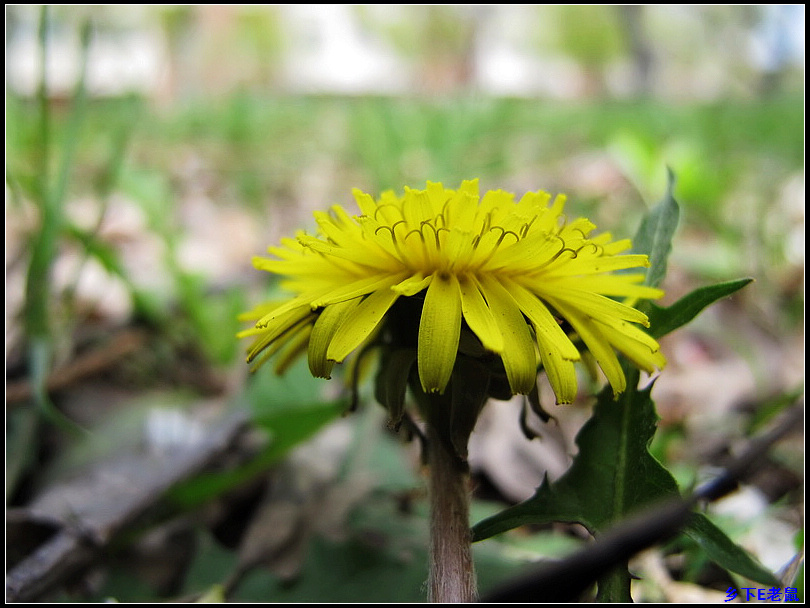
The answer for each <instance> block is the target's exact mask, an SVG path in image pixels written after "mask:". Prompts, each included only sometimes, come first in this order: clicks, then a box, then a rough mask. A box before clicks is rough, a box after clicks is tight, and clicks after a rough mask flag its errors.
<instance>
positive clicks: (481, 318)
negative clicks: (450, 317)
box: [459, 276, 504, 353]
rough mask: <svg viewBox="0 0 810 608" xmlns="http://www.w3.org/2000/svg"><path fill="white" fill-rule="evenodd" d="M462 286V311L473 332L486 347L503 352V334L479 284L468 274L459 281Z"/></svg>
mask: <svg viewBox="0 0 810 608" xmlns="http://www.w3.org/2000/svg"><path fill="white" fill-rule="evenodd" d="M459 286H460V288H461V311H462V312H463V313H464V320H465V321H467V325H469V326H470V329H471V330H472V331H473V333H474V334H475V335H476V336H478V339H479V340H481V344H483V345H484V348H486V349H487V350H491V351H493V352H496V353H501V352H503V348H504V346H503V335H502V334H501V330H500V329H499V328H498V323H497V322H496V321H495V317H494V316H492V311H491V310H490V308H489V306H487V303H486V301H485V300H484V297H483V296H482V295H481V292H480V291H479V289H478V284H477V283H476V282H474V281H473V280H471V279H470V278H469V277H467V276H462V277H461V280H460V282H459Z"/></svg>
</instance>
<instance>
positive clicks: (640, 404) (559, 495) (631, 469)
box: [473, 371, 678, 540]
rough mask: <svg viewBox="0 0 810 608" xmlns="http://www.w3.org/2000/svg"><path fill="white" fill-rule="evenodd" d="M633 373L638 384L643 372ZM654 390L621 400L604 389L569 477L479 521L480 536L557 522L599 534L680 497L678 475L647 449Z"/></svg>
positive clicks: (477, 533) (476, 531)
mask: <svg viewBox="0 0 810 608" xmlns="http://www.w3.org/2000/svg"><path fill="white" fill-rule="evenodd" d="M628 375H629V377H628V386H634V383H635V382H637V381H638V372H637V371H635V372H633V371H630V372H629V374H628ZM650 388H651V387H647V388H646V389H644V390H642V391H638V390H632V389H628V390H627V391H626V392H625V393H623V394H622V395H621V396H620V397H619V399H618V400H616V401H614V399H613V392H612V390H611V389H610V387H607V388H606V389H605V390H603V391H602V393H600V395H599V400H598V402H597V404H596V407H595V408H594V413H593V416H592V417H591V419H590V420H588V422H587V423H586V424H585V426H583V427H582V430H581V431H580V432H579V435H577V439H576V443H577V446H579V453H578V454H577V457H576V458H575V459H574V463H573V464H572V465H571V468H570V469H569V470H568V471H567V472H566V473H565V475H563V476H562V477H561V478H560V479H558V480H557V481H556V482H554V483H549V482H548V480H544V482H543V483H542V485H541V486H540V488H538V490H537V492H536V493H535V495H534V496H533V497H532V498H529V499H528V500H526V501H524V502H522V503H520V504H518V505H515V506H514V507H511V508H509V509H506V510H505V511H502V512H501V513H499V514H498V515H495V516H494V517H490V518H488V519H485V520H484V521H482V522H480V523H479V524H477V525H476V526H475V527H474V528H473V534H474V540H481V539H484V538H489V537H490V536H493V535H495V534H499V533H501V532H505V531H506V530H509V529H512V528H515V527H517V526H521V525H525V524H540V523H550V522H554V521H568V522H579V523H581V524H582V525H584V526H585V527H586V528H588V530H589V531H590V532H591V533H594V534H598V533H600V532H603V531H605V530H607V529H608V528H609V527H610V526H611V525H612V524H613V523H616V522H618V521H620V520H621V519H623V518H624V517H625V516H626V515H627V514H629V513H631V512H633V511H637V510H639V509H640V508H641V507H643V506H645V505H647V504H649V503H652V502H656V501H658V500H660V499H662V498H667V497H677V496H678V487H677V484H676V482H675V479H674V478H673V477H672V475H670V473H669V472H668V471H667V470H666V469H665V468H664V467H663V466H661V464H659V463H658V461H657V460H655V459H654V458H653V457H652V455H650V453H649V451H648V449H647V448H648V445H649V443H650V440H651V439H652V436H653V434H654V432H655V426H656V423H657V420H658V418H657V416H656V414H655V409H654V407H653V404H652V401H651V399H650Z"/></svg>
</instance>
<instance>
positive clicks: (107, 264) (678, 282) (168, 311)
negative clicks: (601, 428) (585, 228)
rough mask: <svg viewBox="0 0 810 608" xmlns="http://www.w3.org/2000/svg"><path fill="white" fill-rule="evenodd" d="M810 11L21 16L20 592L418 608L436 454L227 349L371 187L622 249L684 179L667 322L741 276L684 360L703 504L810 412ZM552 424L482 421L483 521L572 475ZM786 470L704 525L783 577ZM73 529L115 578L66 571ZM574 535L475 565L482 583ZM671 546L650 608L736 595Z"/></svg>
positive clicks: (13, 484) (649, 577) (650, 559)
mask: <svg viewBox="0 0 810 608" xmlns="http://www.w3.org/2000/svg"><path fill="white" fill-rule="evenodd" d="M804 11H805V9H804V6H803V5H785V6H708V7H697V6H681V7H664V6H620V7H619V6H487V5H480V6H396V5H394V6H382V5H380V6H376V5H375V6H348V5H329V6H325V5H324V6H303V5H297V6H293V5H289V6H287V5H284V6H262V7H259V6H129V7H117V6H53V7H49V8H48V9H47V10H43V8H42V7H37V6H7V7H6V403H7V417H6V446H7V447H6V505H7V512H8V516H7V535H8V547H7V550H8V552H9V567H10V568H13V567H15V566H18V567H19V569H18V570H14V573H15V575H16V577H12V579H13V582H14V584H16V585H18V587H19V588H21V589H25V593H29V595H31V597H33V598H35V599H42V598H51V599H55V600H57V601H67V600H76V599H90V600H93V599H102V598H108V597H110V598H115V599H119V600H121V601H126V600H136V601H145V600H149V599H154V598H175V599H188V598H194V597H197V596H198V595H199V594H200V593H208V594H212V595H211V597H214V598H217V597H220V596H218V595H217V594H218V593H225V594H227V597H228V599H235V600H239V599H242V600H247V601H251V600H253V601H260V600H268V601H321V600H324V601H419V599H420V598H421V591H420V585H421V582H422V581H423V580H424V578H425V572H424V568H425V566H424V564H425V562H424V553H425V546H426V545H425V538H426V526H425V521H424V513H425V504H424V493H423V489H422V481H421V478H420V475H421V473H420V470H419V466H418V454H417V451H418V450H417V448H416V446H414V445H412V444H402V442H401V440H399V439H398V438H395V437H394V436H393V434H391V433H390V432H388V431H387V430H386V427H385V420H384V415H383V412H382V410H381V408H379V407H376V406H373V404H372V403H371V400H372V396H371V391H370V389H369V387H364V388H363V390H362V391H361V396H362V397H363V401H364V402H365V405H364V406H363V407H361V409H360V410H359V411H358V412H357V413H356V414H355V415H353V416H350V417H342V416H341V413H342V411H343V410H344V409H345V405H346V401H345V390H343V385H342V384H341V383H340V381H338V380H333V381H332V382H323V381H313V380H311V379H309V377H308V373H307V369H306V365H305V364H304V365H303V366H302V365H298V366H296V367H295V368H293V369H292V370H291V371H290V372H289V373H288V374H287V375H286V376H285V377H283V378H278V377H276V376H274V375H273V374H272V372H271V370H270V368H269V367H268V368H267V369H262V370H261V371H260V372H259V373H258V374H256V375H255V376H251V377H249V375H248V372H247V366H246V365H245V364H244V347H245V344H241V343H240V342H239V341H237V340H236V338H235V333H236V332H237V331H239V330H240V329H242V328H243V327H244V325H243V324H240V323H239V322H238V321H237V319H236V315H237V314H238V313H239V312H241V311H244V310H247V309H248V308H250V307H251V306H252V305H254V304H256V303H258V302H259V301H261V300H262V299H263V298H266V297H267V295H268V294H269V293H271V292H273V290H274V289H275V286H274V285H273V284H272V282H271V278H270V277H269V276H268V275H266V273H259V272H258V271H255V270H254V269H253V267H252V265H251V257H252V256H254V255H262V254H263V253H264V251H265V248H266V246H267V245H271V244H275V243H277V242H278V240H279V239H280V238H281V237H283V236H292V235H293V234H294V231H295V230H297V229H301V228H307V229H312V227H313V222H312V220H311V217H312V215H311V214H312V211H313V210H316V209H325V208H327V207H328V206H329V205H331V204H333V203H339V204H343V205H345V206H347V208H351V209H354V203H353V199H352V197H351V189H352V188H354V187H357V188H360V189H362V190H365V191H367V192H370V193H372V194H379V192H381V191H382V190H384V189H395V190H397V191H401V189H402V187H403V186H405V185H408V186H411V187H417V188H418V187H422V186H423V185H424V183H425V181H426V180H431V181H441V182H443V183H444V184H445V186H447V187H453V186H455V185H457V184H459V183H460V182H461V181H462V180H464V179H469V178H474V177H479V178H480V179H481V189H482V191H484V190H487V189H497V188H503V189H505V190H509V191H513V192H516V193H517V194H518V195H521V194H522V193H524V192H525V191H528V190H538V189H543V190H546V191H549V192H552V193H557V192H563V193H565V194H567V195H568V197H569V202H568V204H567V211H568V214H569V215H576V216H579V215H583V216H586V217H589V218H590V219H592V220H593V221H594V222H595V223H596V224H597V226H598V227H599V229H600V230H609V231H611V232H612V233H613V234H614V236H616V237H630V236H632V235H633V234H634V232H635V230H636V228H637V227H638V224H639V222H640V220H641V217H642V215H643V214H644V212H645V210H646V209H647V208H648V207H649V206H650V205H652V204H654V203H655V202H656V201H657V200H659V199H660V198H661V197H662V196H663V194H664V192H665V190H666V183H667V168H669V169H671V170H672V171H673V172H674V174H675V176H676V180H677V181H676V185H675V190H674V192H675V197H676V199H677V200H678V201H679V203H680V204H681V223H680V228H679V231H678V233H677V235H676V238H675V242H674V249H673V253H672V256H671V258H670V267H669V274H668V277H667V279H666V282H665V284H664V287H665V289H666V291H667V296H666V298H665V300H664V303H670V302H672V301H674V300H676V299H677V298H678V297H680V296H682V295H684V294H686V293H688V292H689V291H691V290H692V289H694V288H696V287H699V286H702V285H706V284H709V283H714V282H718V281H724V280H730V279H735V278H740V277H753V278H754V279H755V282H754V283H752V284H751V285H749V286H748V287H747V288H745V290H743V291H742V292H740V293H739V294H737V295H736V296H735V297H734V298H731V299H729V300H726V301H723V302H720V303H719V304H717V305H715V306H713V307H712V308H711V309H709V310H707V311H706V312H704V313H703V314H702V315H701V316H700V317H699V318H698V319H697V320H696V321H695V322H693V323H692V324H691V325H689V326H688V327H687V328H685V329H683V330H680V331H679V332H677V333H676V334H674V335H672V336H668V337H667V338H666V339H665V341H664V343H663V348H664V351H665V353H666V355H667V357H668V359H669V365H668V367H667V369H666V370H665V372H664V373H663V374H661V376H660V377H659V379H658V380H657V383H656V390H655V392H654V396H655V397H656V400H657V404H658V409H659V414H660V416H661V417H662V421H661V424H660V428H659V433H658V435H657V437H656V440H655V442H654V444H653V450H654V453H655V455H656V456H657V457H658V458H659V459H661V460H662V461H663V462H664V463H665V464H666V465H667V466H668V467H669V468H670V470H672V472H673V473H674V474H675V476H676V477H677V478H678V480H679V482H680V483H681V484H682V485H683V487H684V489H688V488H690V487H691V486H692V485H693V484H695V483H697V482H699V481H701V480H702V479H704V478H705V477H706V476H707V475H710V474H711V472H712V471H714V470H716V467H717V466H718V464H719V463H721V462H722V458H723V457H724V456H725V455H727V454H729V453H733V452H734V450H735V446H738V445H739V444H740V442H744V441H745V440H746V438H748V437H750V436H751V435H753V434H755V433H756V432H757V431H759V430H761V429H762V428H765V427H766V426H767V424H768V423H769V422H770V421H772V420H773V419H774V417H776V416H778V415H779V413H780V412H781V411H782V410H783V409H784V408H786V407H787V406H789V405H791V404H793V403H794V402H795V400H796V399H797V398H798V397H800V396H801V395H803V382H804V365H805V363H804V209H805V204H804V23H805V14H804ZM547 403H549V404H550V405H549V410H550V413H552V414H553V415H554V416H555V417H557V418H558V423H557V424H556V425H554V426H553V428H543V427H542V425H540V423H539V422H538V425H539V426H540V427H541V429H542V430H541V434H542V435H543V436H544V439H543V440H542V441H537V440H535V441H532V442H529V441H528V440H526V439H525V438H524V437H523V435H522V433H521V432H520V427H519V425H518V418H519V414H520V403H519V402H515V403H511V402H510V403H493V404H490V406H489V407H488V408H487V410H486V413H485V415H484V417H483V418H482V419H481V421H480V424H479V428H478V429H477V431H476V433H475V435H474V437H473V442H472V445H471V464H472V466H473V470H474V474H475V479H476V494H475V495H476V498H477V499H478V500H477V501H476V503H475V508H474V513H473V516H474V518H478V519H480V518H481V517H482V516H484V515H485V514H488V513H492V512H494V511H497V510H499V509H501V508H503V506H505V505H506V504H510V503H513V502H515V501H518V500H521V499H523V498H526V497H527V496H529V495H531V493H532V491H533V489H534V488H535V487H536V486H537V485H538V484H539V483H540V481H541V480H542V478H543V475H544V474H545V473H548V474H549V476H550V477H551V478H554V477H557V476H559V475H560V474H561V473H562V472H564V470H565V468H566V467H567V466H568V464H569V463H570V459H571V456H572V454H573V453H574V452H575V446H574V445H573V436H574V435H575V433H576V431H577V430H578V428H579V426H580V425H581V424H582V422H583V421H584V420H585V419H586V418H587V417H588V415H589V411H590V409H589V408H590V402H589V401H588V400H587V399H585V398H583V399H582V402H581V403H578V404H576V405H574V406H571V407H567V408H557V407H554V406H553V399H552V400H551V401H548V400H547ZM765 465H766V466H765V467H764V470H763V472H762V473H760V474H759V475H758V476H757V477H756V478H755V479H753V480H752V482H751V484H750V485H748V486H746V487H744V488H742V489H741V490H740V491H739V492H738V493H737V494H735V495H734V496H732V497H731V498H730V499H728V500H727V501H724V502H723V503H720V504H718V505H717V506H716V508H715V512H714V513H713V515H714V517H716V518H717V521H718V525H722V527H723V529H724V530H726V531H727V532H728V533H729V534H730V535H732V538H734V540H736V541H737V542H740V543H741V544H743V545H744V546H746V547H747V548H749V549H750V550H751V551H752V552H753V553H754V554H755V555H756V556H757V557H758V558H759V559H760V560H761V561H762V562H763V563H764V564H765V565H766V566H768V567H769V568H772V569H773V570H779V569H781V568H783V567H785V566H790V563H791V559H792V558H793V556H794V554H795V553H796V547H797V545H798V546H801V542H802V541H801V538H802V533H801V530H802V521H801V513H802V512H803V502H802V501H803V499H802V496H803V479H804V474H803V436H801V435H799V436H793V437H791V438H790V439H789V440H787V441H785V442H783V443H781V444H780V445H779V446H778V448H777V449H775V450H774V451H773V454H772V457H771V458H770V459H769V461H768V462H767V463H765ZM735 501H736V502H735ZM69 522H73V523H69ZM76 522H78V525H79V527H81V528H82V529H83V530H85V532H86V533H87V534H89V535H90V537H92V539H93V542H94V543H95V545H94V546H95V547H96V548H97V549H98V550H99V551H103V552H104V554H105V555H107V556H108V557H109V559H108V560H106V561H105V563H104V564H103V565H99V563H98V561H97V560H96V559H95V558H96V556H97V554H96V553H95V552H93V554H92V555H86V554H85V553H83V549H82V548H81V547H80V545H81V543H76V542H74V543H73V544H71V545H70V551H69V552H68V553H67V554H60V553H59V552H58V551H57V549H56V548H55V544H54V539H57V538H60V535H62V534H65V531H66V530H67V529H68V528H70V526H74V527H75V526H76V525H77V524H76ZM74 537H75V534H74ZM582 540H583V539H582V534H581V533H579V532H578V531H577V530H574V529H570V527H568V528H566V527H560V528H559V529H558V528H553V529H538V530H530V531H525V530H524V531H520V533H519V534H512V535H509V536H508V538H504V539H498V540H497V541H486V542H485V543H481V544H480V545H479V546H477V547H476V550H477V551H478V554H477V559H478V560H480V561H479V564H480V565H479V572H480V574H481V578H482V580H481V583H482V587H483V588H484V589H486V588H487V586H491V585H493V584H496V583H498V582H500V581H502V580H504V579H505V578H507V577H509V576H512V575H514V574H515V573H516V572H517V571H519V569H520V568H521V567H524V566H525V565H526V564H528V563H531V562H532V561H536V560H537V559H542V558H548V557H554V556H559V555H561V554H564V553H565V552H566V551H569V550H571V549H572V548H574V547H576V546H578V545H579V544H580V543H581V542H582ZM679 542H680V543H681V544H678V543H674V544H673V545H671V546H668V547H666V548H664V549H663V550H660V551H658V552H656V553H654V554H650V555H648V556H644V558H643V559H640V560H639V564H638V565H637V568H638V569H639V571H640V572H642V573H644V574H645V575H646V576H644V577H643V580H641V581H639V582H638V583H636V584H637V589H636V599H646V600H648V601H683V600H684V598H686V597H692V596H690V595H688V594H690V593H694V594H697V595H696V596H695V597H697V598H698V600H703V601H711V600H712V599H716V598H715V596H713V595H712V593H719V592H720V591H723V593H722V594H721V595H722V597H725V594H724V589H725V588H727V587H728V586H729V585H739V583H740V581H738V580H734V579H730V578H729V577H730V576H731V575H729V574H728V573H725V572H717V571H715V570H712V568H711V567H710V565H709V564H708V563H707V561H706V560H705V557H704V558H703V559H702V560H701V559H700V558H699V557H696V556H698V555H699V552H698V549H697V548H696V547H693V546H688V543H687V544H684V543H685V541H683V540H681V541H679ZM82 546H83V545H82ZM35 550H38V551H41V552H43V554H44V556H45V558H47V559H50V560H51V561H47V559H46V560H45V562H44V563H51V564H52V566H51V568H52V569H51V570H47V572H46V574H48V575H49V576H47V577H46V576H45V575H44V574H42V573H41V572H40V573H36V572H32V571H31V570H30V568H29V562H26V561H25V558H26V557H29V556H31V555H32V554H33V551H35ZM684 556H687V557H686V558H685V557H684ZM40 557H42V555H40ZM679 560H680V561H679ZM684 560H686V561H684ZM684 563H686V564H687V565H688V567H685V566H684ZM26 568H28V569H26ZM55 573H56V574H55ZM133 574H134V575H133ZM54 580H55V581H56V584H53V581H54ZM19 581H22V582H19ZM49 581H50V582H49ZM23 583H24V584H23ZM26 585H27V586H26ZM718 590H719V591H718ZM701 594H702V595H701Z"/></svg>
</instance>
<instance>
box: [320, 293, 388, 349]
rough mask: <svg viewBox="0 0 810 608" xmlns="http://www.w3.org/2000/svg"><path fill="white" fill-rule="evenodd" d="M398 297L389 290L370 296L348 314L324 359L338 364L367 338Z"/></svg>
mask: <svg viewBox="0 0 810 608" xmlns="http://www.w3.org/2000/svg"><path fill="white" fill-rule="evenodd" d="M398 297H399V294H398V293H396V292H394V291H391V290H390V289H380V290H378V291H375V292H374V293H372V294H370V295H369V296H368V297H367V298H365V299H364V300H363V301H362V302H360V304H358V305H357V306H356V307H354V309H352V310H351V312H349V313H348V314H347V315H346V317H345V318H344V320H343V323H342V324H341V326H340V331H339V332H337V333H336V334H335V336H334V337H333V338H332V342H331V343H330V344H329V347H328V348H327V350H326V358H327V359H330V360H332V361H336V362H338V363H340V362H341V361H343V359H345V358H346V357H347V356H348V355H349V353H351V352H352V351H353V350H354V349H355V348H357V347H358V346H360V344H362V343H363V341H364V340H365V339H366V338H368V337H369V336H370V335H371V333H372V332H373V331H374V329H375V328H376V327H377V325H378V324H379V323H380V321H382V318H383V317H384V316H385V313H386V312H388V309H389V308H391V305H392V304H393V303H394V302H395V301H396V299H397V298H398Z"/></svg>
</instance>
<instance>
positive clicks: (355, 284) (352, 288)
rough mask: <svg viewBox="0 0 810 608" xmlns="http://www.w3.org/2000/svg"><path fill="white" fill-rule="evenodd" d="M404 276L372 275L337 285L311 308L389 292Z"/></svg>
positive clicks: (315, 301)
mask: <svg viewBox="0 0 810 608" xmlns="http://www.w3.org/2000/svg"><path fill="white" fill-rule="evenodd" d="M405 276H406V275H405V274H404V273H403V274H401V275H399V276H397V275H394V276H391V275H386V274H374V275H371V276H369V277H366V278H363V279H358V280H356V281H352V282H351V283H349V284H345V285H340V284H338V287H335V288H334V289H332V290H331V291H329V292H328V293H326V294H324V295H323V296H322V297H320V298H318V299H317V300H313V302H312V307H313V308H318V307H320V306H328V305H329V304H337V303H338V302H343V301H345V300H353V299H354V298H357V297H360V296H364V295H366V294H370V293H372V292H375V291H385V292H390V291H391V289H390V288H391V286H392V285H395V284H397V283H399V282H400V281H402V280H403V279H404V278H405Z"/></svg>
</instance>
